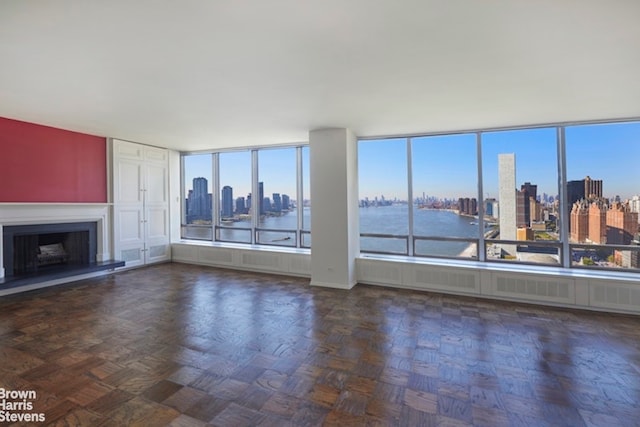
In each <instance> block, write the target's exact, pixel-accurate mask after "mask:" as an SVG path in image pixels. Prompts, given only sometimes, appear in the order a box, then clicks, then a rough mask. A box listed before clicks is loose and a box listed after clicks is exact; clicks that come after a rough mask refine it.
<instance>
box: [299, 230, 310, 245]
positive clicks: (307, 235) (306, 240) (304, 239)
mask: <svg viewBox="0 0 640 427" xmlns="http://www.w3.org/2000/svg"><path fill="white" fill-rule="evenodd" d="M301 246H302V247H303V248H310V247H311V233H309V232H302V244H301Z"/></svg>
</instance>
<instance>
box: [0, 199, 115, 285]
mask: <svg viewBox="0 0 640 427" xmlns="http://www.w3.org/2000/svg"><path fill="white" fill-rule="evenodd" d="M71 224H76V225H71ZM87 224H91V225H87ZM111 224H112V219H111V205H110V204H108V203H0V296H1V295H7V294H11V293H15V292H20V291H23V290H29V289H37V288H40V287H43V286H51V285H56V284H60V283H65V282H68V281H70V280H74V279H75V278H81V277H91V276H92V275H96V274H101V272H103V271H110V270H114V269H116V268H118V267H122V266H124V265H125V264H124V262H122V261H117V260H114V259H113V252H112V243H111ZM36 226H37V227H38V228H39V227H40V226H44V227H45V231H46V228H47V227H53V228H51V229H50V231H51V232H45V233H42V230H33V229H31V227H36ZM14 227H18V228H14ZM22 227H24V228H22ZM74 227H75V229H74ZM21 228H22V231H23V232H21V233H17V234H27V235H29V236H30V237H28V238H27V239H26V242H24V241H23V242H22V243H20V244H21V245H22V246H21V247H20V248H19V250H21V251H24V252H26V253H30V254H32V255H33V253H34V252H35V253H36V257H37V256H38V255H40V260H39V261H36V263H39V264H36V265H35V267H34V265H33V261H32V264H31V265H30V266H27V267H22V268H23V269H22V270H20V269H18V270H16V269H15V268H14V261H13V254H12V253H11V254H10V253H7V252H11V251H13V249H12V250H9V248H8V245H9V244H11V245H14V237H15V236H13V235H11V236H9V234H10V233H12V234H16V233H14V232H15V230H18V231H20V230H21ZM25 230H26V232H25ZM36 231H37V234H39V235H40V234H42V235H43V236H44V237H41V238H40V237H39V238H38V240H37V243H35V242H36V239H35V238H34V237H33V236H32V234H35V232H36ZM87 245H88V246H89V249H87ZM34 247H35V249H34ZM81 248H82V250H80V249H81ZM9 257H10V259H11V261H8V258H9ZM9 263H10V264H9ZM34 268H35V270H34ZM16 273H17V274H16Z"/></svg>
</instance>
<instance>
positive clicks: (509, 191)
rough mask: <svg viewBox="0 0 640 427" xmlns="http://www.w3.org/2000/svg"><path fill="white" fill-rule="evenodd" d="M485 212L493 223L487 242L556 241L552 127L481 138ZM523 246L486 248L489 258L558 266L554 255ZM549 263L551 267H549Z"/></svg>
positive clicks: (551, 251) (556, 253)
mask: <svg viewBox="0 0 640 427" xmlns="http://www.w3.org/2000/svg"><path fill="white" fill-rule="evenodd" d="M482 170H483V189H484V191H485V201H484V203H485V207H486V208H487V209H489V208H490V209H491V213H490V214H489V216H491V217H494V218H496V217H497V218H496V224H495V226H494V227H492V230H488V232H487V237H489V238H495V239H500V240H510V241H515V240H518V241H523V242H526V241H538V240H547V241H549V240H551V241H559V240H560V237H559V229H558V225H557V224H558V222H557V220H558V211H557V209H558V204H557V200H558V156H557V137H556V129H555V128H543V129H525V130H517V131H502V132H488V133H483V134H482ZM532 248H534V246H532V245H528V244H521V245H517V244H512V243H504V244H499V248H497V247H496V248H494V247H492V248H487V256H488V258H501V259H507V260H513V261H522V262H533V263H543V264H549V263H553V264H558V263H559V262H560V258H559V255H560V254H559V250H558V249H557V248H552V249H549V247H544V249H540V250H544V251H545V252H544V256H541V255H540V253H539V249H538V247H535V248H534V249H533V250H532ZM551 260H553V262H551Z"/></svg>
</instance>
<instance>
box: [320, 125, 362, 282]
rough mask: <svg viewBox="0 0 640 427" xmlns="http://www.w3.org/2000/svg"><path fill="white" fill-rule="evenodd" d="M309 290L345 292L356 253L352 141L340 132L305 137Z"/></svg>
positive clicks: (355, 175)
mask: <svg viewBox="0 0 640 427" xmlns="http://www.w3.org/2000/svg"><path fill="white" fill-rule="evenodd" d="M309 149H310V168H311V205H312V214H311V239H312V245H311V246H312V247H311V285H312V286H325V287H332V288H340V289H350V288H352V287H353V286H354V285H355V284H356V265H355V259H356V257H357V256H358V254H359V253H360V235H359V233H360V226H359V216H358V158H357V154H358V153H357V138H356V136H355V135H354V134H353V133H352V132H351V131H350V130H349V129H343V128H337V129H333V128H332V129H320V130H313V131H310V132H309Z"/></svg>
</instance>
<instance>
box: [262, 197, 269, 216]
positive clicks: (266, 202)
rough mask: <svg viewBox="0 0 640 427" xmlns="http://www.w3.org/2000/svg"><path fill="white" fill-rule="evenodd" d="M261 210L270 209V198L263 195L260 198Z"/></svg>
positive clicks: (267, 210)
mask: <svg viewBox="0 0 640 427" xmlns="http://www.w3.org/2000/svg"><path fill="white" fill-rule="evenodd" d="M261 207H262V212H270V211H271V199H269V198H268V197H265V198H264V199H262V206H261Z"/></svg>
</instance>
